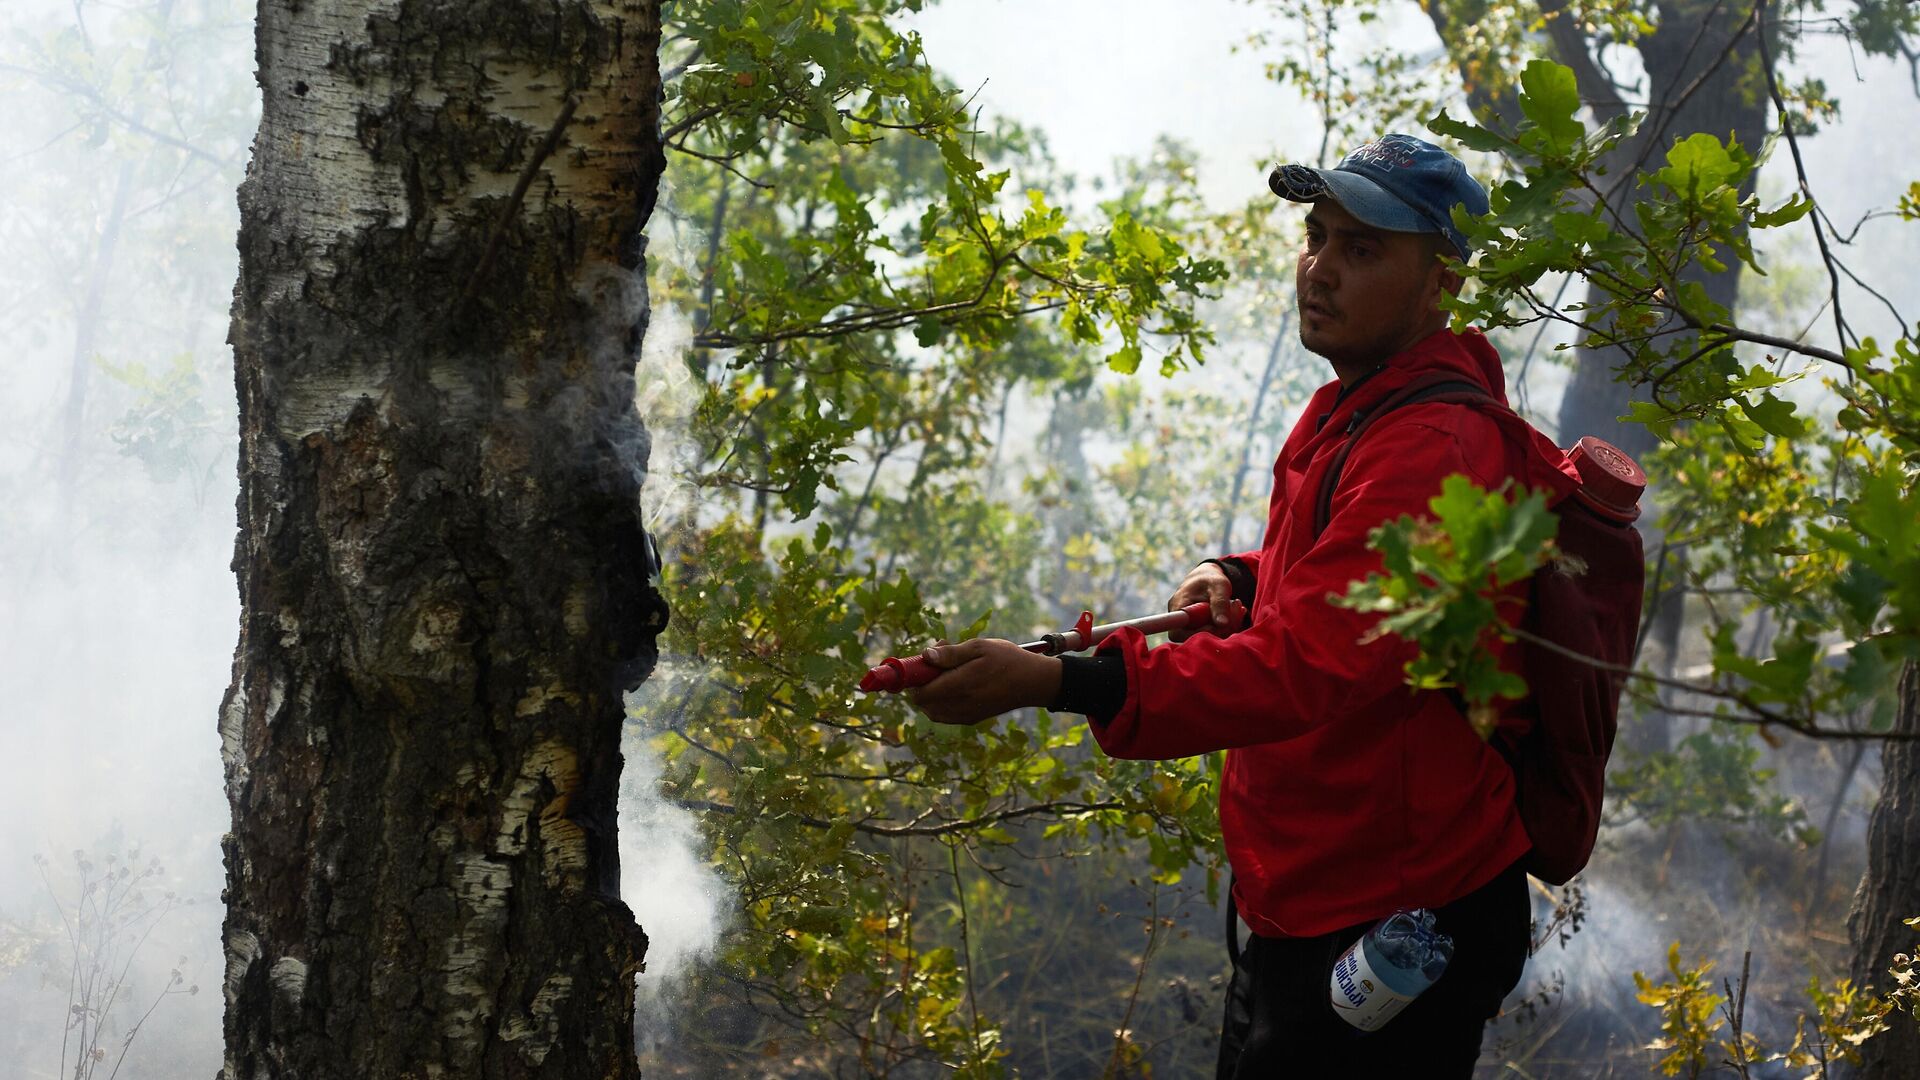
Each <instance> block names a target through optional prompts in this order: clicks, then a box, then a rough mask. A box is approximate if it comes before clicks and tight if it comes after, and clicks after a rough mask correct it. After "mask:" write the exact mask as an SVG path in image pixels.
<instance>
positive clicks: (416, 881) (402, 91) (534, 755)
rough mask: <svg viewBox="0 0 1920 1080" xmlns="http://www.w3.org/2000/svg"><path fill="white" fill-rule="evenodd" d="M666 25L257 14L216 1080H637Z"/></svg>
mask: <svg viewBox="0 0 1920 1080" xmlns="http://www.w3.org/2000/svg"><path fill="white" fill-rule="evenodd" d="M659 15H660V11H659V3H658V0H537V2H536V0H470V2H469V0H383V2H381V3H377V4H376V3H373V2H372V0H306V2H303V3H295V4H282V3H266V2H263V3H261V5H260V9H259V26H258V31H257V33H258V40H257V50H258V54H257V55H258V62H259V73H258V80H259V83H260V87H261V91H262V97H263V106H264V108H263V113H262V116H261V121H260V129H259V132H258V134H257V135H256V137H255V141H254V149H253V161H252V164H251V166H250V167H249V170H248V176H247V179H246V181H245V183H244V184H243V185H242V186H241V189H240V210H241V228H240V257H241V269H240V281H239V285H238V287H237V289H236V293H235V299H234V312H233V325H232V329H231V334H230V340H231V342H232V344H233V346H234V351H235V359H236V364H237V369H238V370H237V382H238V388H239V397H240V423H241V452H240V472H241V495H240V508H239V509H240V535H239V540H238V544H237V549H236V553H235V556H234V568H235V571H236V573H237V574H238V577H239V582H240V593H241V601H242V623H241V631H240V641H239V646H238V649H237V650H236V653H235V657H234V671H233V683H232V686H231V688H230V689H229V690H228V693H227V697H226V700H225V702H224V703H223V704H222V707H221V714H220V725H219V726H220V735H221V741H222V747H223V753H224V757H225V762H226V775H227V789H228V796H229V799H230V801H231V804H232V807H233V831H232V833H231V834H230V835H229V836H228V838H227V840H226V842H225V847H226V859H227V893H226V899H227V917H226V923H225V932H224V937H225V944H226V955H227V964H226V980H225V991H226V1002H227V1014H226V1047H227V1049H226V1061H225V1068H224V1070H223V1073H222V1075H223V1077H225V1078H226V1080H253V1078H260V1077H299V1078H301V1080H324V1078H330V1077H355V1078H358V1077H417V1078H424V1077H430V1076H446V1077H536V1076H538V1077H555V1078H559V1077H566V1078H569V1080H575V1078H583V1077H620V1078H628V1077H634V1076H637V1075H638V1068H637V1066H636V1063H635V1059H634V1052H633V1024H632V1012H633V977H634V974H635V973H636V971H638V970H639V968H640V965H641V959H642V957H643V955H644V952H645V948H646V938H645V936H644V935H643V934H642V933H641V932H640V929H639V927H637V926H636V925H635V923H634V920H633V916H632V913H631V912H630V911H629V910H628V908H627V907H626V905H625V904H623V903H622V902H621V900H620V894H619V873H620V868H619V865H618V858H617V847H616V841H615V835H614V808H615V806H614V804H615V795H616V792H617V790H618V787H619V774H620V768H621V759H620V752H619V745H620V729H621V725H622V719H623V715H622V714H623V706H622V700H621V695H622V691H623V690H624V689H625V688H627V687H629V686H631V685H633V684H635V683H637V682H638V681H639V680H640V679H642V678H644V677H645V675H646V674H647V672H648V671H649V670H650V668H651V665H652V662H653V656H654V645H653V642H654V638H655V635H656V634H657V633H658V631H659V630H660V628H661V627H662V626H663V625H664V623H665V618H666V611H665V606H664V604H663V603H662V601H661V599H660V597H659V595H658V594H657V593H656V592H655V591H654V590H653V589H652V587H651V586H650V584H649V571H650V562H649V556H648V550H647V548H648V545H647V542H646V538H645V534H644V532H643V530H642V527H641V518H640V508H639V500H638V496H639V490H640V484H641V482H642V479H643V476H644V470H645V463H646V458H647V448H648V443H647V435H646V432H645V430H644V429H643V428H642V426H641V424H640V422H639V419H638V416H637V414H636V412H635V408H634V401H633V358H634V356H635V353H636V350H637V346H638V344H639V341H640V337H641V335H642V333H643V332H644V330H645V327H646V321H647V311H648V308H647V297H646V293H645V287H644V284H643V276H642V264H643V252H644V244H645V239H644V237H643V235H642V233H641V230H642V228H643V227H644V225H645V223H646V220H647V217H648V214H649V213H650V212H651V209H652V205H653V199H654V192H655V188H656V184H657V181H658V179H659V175H660V171H661V168H662V157H661V153H660V150H659V138H658V123H659V121H658V96H659V75H658V69H657V58H656V53H657V50H658V45H659Z"/></svg>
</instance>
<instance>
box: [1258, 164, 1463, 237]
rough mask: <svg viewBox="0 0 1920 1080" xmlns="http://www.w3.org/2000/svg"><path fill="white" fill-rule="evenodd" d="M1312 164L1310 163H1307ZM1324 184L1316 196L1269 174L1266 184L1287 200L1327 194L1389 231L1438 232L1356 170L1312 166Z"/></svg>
mask: <svg viewBox="0 0 1920 1080" xmlns="http://www.w3.org/2000/svg"><path fill="white" fill-rule="evenodd" d="M1310 167H1311V166H1310ZM1313 172H1314V175H1316V176H1318V177H1319V178H1320V179H1321V180H1322V181H1323V182H1324V183H1325V184H1326V185H1327V191H1326V194H1324V195H1320V196H1318V197H1316V198H1310V199H1303V198H1300V197H1298V196H1295V195H1293V194H1291V193H1289V192H1287V191H1284V190H1282V189H1281V188H1280V186H1279V185H1277V184H1275V183H1274V182H1273V179H1272V177H1271V176H1270V177H1269V178H1268V181H1267V186H1268V187H1270V188H1272V189H1273V193H1274V194H1275V195H1278V196H1280V197H1281V198H1283V199H1286V200H1288V201H1289V202H1319V201H1320V199H1326V198H1330V199H1332V200H1333V201H1334V202H1337V203H1339V204H1340V207H1341V209H1343V210H1345V211H1346V212H1347V213H1349V214H1352V215H1353V216H1354V217H1356V218H1359V219H1360V220H1361V221H1362V222H1364V223H1365V224H1368V225H1371V226H1373V227H1374V228H1376V229H1385V230H1387V231H1388V232H1405V233H1437V232H1439V231H1440V230H1439V229H1436V228H1434V227H1433V223H1432V222H1431V221H1428V220H1427V219H1426V218H1425V217H1423V216H1421V214H1420V211H1418V210H1415V209H1414V208H1413V207H1411V206H1408V205H1407V204H1406V203H1404V202H1402V201H1401V200H1400V197H1399V196H1398V195H1395V194H1393V193H1392V192H1390V191H1388V190H1387V189H1386V188H1383V187H1381V186H1380V185H1379V184H1376V183H1374V182H1373V181H1371V180H1369V179H1367V178H1366V177H1364V176H1361V175H1360V174H1359V173H1350V172H1342V171H1340V170H1338V169H1314V170H1313Z"/></svg>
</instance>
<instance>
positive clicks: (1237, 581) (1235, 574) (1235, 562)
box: [1200, 559, 1253, 616]
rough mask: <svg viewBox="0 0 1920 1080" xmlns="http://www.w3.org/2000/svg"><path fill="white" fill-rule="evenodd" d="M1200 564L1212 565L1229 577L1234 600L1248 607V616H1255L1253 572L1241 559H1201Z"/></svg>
mask: <svg viewBox="0 0 1920 1080" xmlns="http://www.w3.org/2000/svg"><path fill="white" fill-rule="evenodd" d="M1200 563H1201V565H1202V566H1204V565H1206V564H1207V563H1212V564H1213V565H1215V566H1217V567H1219V568H1220V570H1221V572H1222V573H1224V574H1226V575H1227V580H1228V581H1231V582H1232V583H1233V598H1234V599H1235V600H1238V601H1240V602H1241V603H1242V604H1244V605H1246V608H1247V614H1248V615H1249V616H1251V615H1252V614H1253V571H1251V570H1249V569H1247V564H1246V563H1243V562H1241V561H1240V560H1239V559H1201V560H1200Z"/></svg>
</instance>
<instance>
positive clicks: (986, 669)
mask: <svg viewBox="0 0 1920 1080" xmlns="http://www.w3.org/2000/svg"><path fill="white" fill-rule="evenodd" d="M921 655H922V656H925V657H926V659H927V662H928V663H930V664H932V665H933V666H934V667H937V668H942V669H944V670H943V672H942V674H940V675H939V676H938V677H937V678H935V679H934V680H933V681H932V682H930V683H928V684H927V685H925V686H923V687H921V688H920V689H918V690H915V691H913V692H912V693H911V694H909V695H907V696H908V697H909V698H910V699H911V700H912V701H913V707H914V708H916V709H919V710H920V711H921V712H923V713H926V714H927V719H929V720H932V721H933V722H934V723H936V724H969V725H971V724H977V723H979V722H980V721H982V720H986V719H989V718H991V717H995V716H999V715H1000V714H1001V713H1003V712H1010V711H1012V710H1014V709H1021V708H1027V707H1029V706H1045V705H1047V704H1048V703H1050V702H1051V701H1053V699H1054V698H1055V697H1058V696H1059V694H1060V661H1059V660H1058V659H1056V658H1055V657H1051V656H1041V655H1039V654H1037V653H1030V652H1028V651H1026V650H1025V649H1022V648H1021V647H1020V646H1018V645H1016V644H1014V643H1013V642H1011V641H1006V640H1004V639H1001V638H974V639H973V640H972V641H963V642H961V643H960V644H958V645H935V646H934V647H933V648H931V649H928V650H927V651H926V652H924V653H922V654H921Z"/></svg>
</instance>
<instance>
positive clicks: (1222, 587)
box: [1167, 562, 1236, 641]
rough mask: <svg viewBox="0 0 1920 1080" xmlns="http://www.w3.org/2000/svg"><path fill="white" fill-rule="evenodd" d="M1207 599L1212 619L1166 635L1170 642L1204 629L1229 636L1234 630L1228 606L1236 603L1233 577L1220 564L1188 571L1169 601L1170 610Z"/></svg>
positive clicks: (1206, 565) (1180, 639) (1208, 563)
mask: <svg viewBox="0 0 1920 1080" xmlns="http://www.w3.org/2000/svg"><path fill="white" fill-rule="evenodd" d="M1202 600H1205V601H1206V602H1207V607H1208V608H1209V609H1210V610H1212V612H1213V622H1212V623H1211V624H1209V625H1208V626H1205V627H1202V628H1194V629H1187V630H1175V631H1174V632H1172V633H1171V634H1168V635H1167V639H1168V640H1169V641H1185V640H1187V639H1188V638H1190V637H1192V636H1193V635H1195V634H1197V633H1200V631H1201V630H1202V629H1204V630H1206V631H1207V632H1209V633H1212V634H1215V635H1218V636H1219V637H1226V636H1227V635H1228V634H1231V633H1233V631H1234V630H1235V629H1236V627H1235V626H1234V625H1233V622H1232V618H1233V617H1232V616H1231V615H1230V614H1228V610H1229V608H1228V605H1230V604H1232V603H1233V580H1232V579H1231V578H1229V577H1227V572H1226V571H1225V570H1222V569H1220V566H1219V564H1218V563H1210V562H1207V563H1201V564H1200V565H1199V566H1196V567H1194V568H1193V569H1192V570H1189V571H1187V578H1186V580H1185V581H1182V582H1181V583H1180V587H1179V588H1177V589H1175V590H1173V598H1172V599H1171V600H1168V601H1167V610H1168V611H1178V610H1179V609H1181V608H1183V607H1186V606H1187V605H1188V604H1193V603H1198V602H1199V601H1202Z"/></svg>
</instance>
